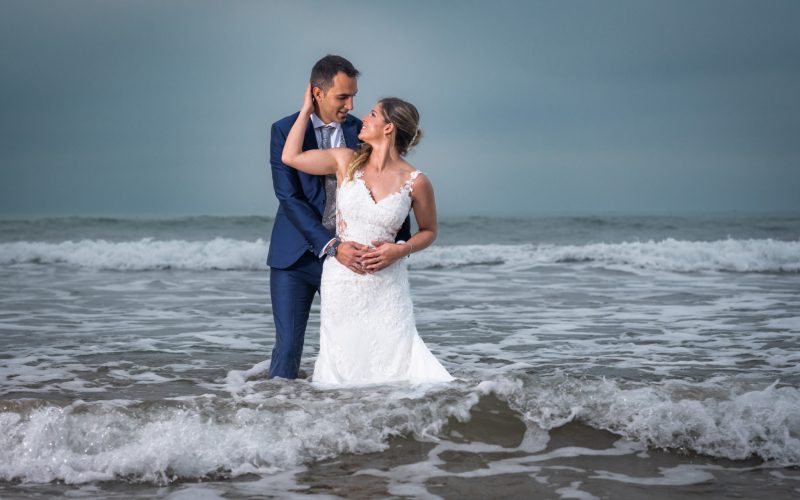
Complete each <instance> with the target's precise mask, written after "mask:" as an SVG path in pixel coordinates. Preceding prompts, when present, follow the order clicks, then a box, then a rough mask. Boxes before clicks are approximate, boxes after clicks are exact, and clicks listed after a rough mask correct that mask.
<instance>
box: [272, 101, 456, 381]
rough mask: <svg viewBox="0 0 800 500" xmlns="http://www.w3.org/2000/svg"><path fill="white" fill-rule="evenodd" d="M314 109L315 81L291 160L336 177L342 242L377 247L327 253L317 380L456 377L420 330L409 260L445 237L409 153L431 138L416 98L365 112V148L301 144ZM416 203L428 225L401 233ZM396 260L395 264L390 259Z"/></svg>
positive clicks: (289, 147) (295, 129)
mask: <svg viewBox="0 0 800 500" xmlns="http://www.w3.org/2000/svg"><path fill="white" fill-rule="evenodd" d="M313 111H314V103H313V97H312V96H311V87H310V86H309V87H308V88H307V89H306V94H305V98H304V100H303V108H302V109H301V110H300V114H299V115H298V116H297V121H295V123H294V125H293V126H292V129H291V131H290V132H289V135H288V136H287V137H286V144H285V146H284V149H283V156H282V160H283V163H285V164H286V165H289V166H291V167H293V168H296V169H298V170H301V171H303V172H306V173H308V174H314V175H325V174H333V173H335V174H336V180H337V185H338V190H337V195H336V205H337V209H336V240H335V241H334V242H333V244H332V246H334V249H335V246H336V245H338V244H339V243H340V242H342V241H353V242H356V243H359V244H362V245H368V246H370V249H369V250H368V251H367V252H366V253H365V254H364V255H363V256H362V260H361V263H360V267H355V268H353V269H351V268H348V267H345V266H344V265H342V264H341V263H339V261H337V260H336V259H331V258H328V259H325V261H324V263H323V268H322V281H321V285H320V295H321V299H322V300H321V310H320V341H319V342H320V351H319V357H318V358H317V361H316V364H315V366H314V375H313V382H314V383H315V384H317V385H322V386H339V385H363V384H376V383H387V382H399V381H408V382H415V383H417V382H446V381H450V380H453V377H452V376H450V374H449V373H448V372H447V370H445V368H444V367H443V366H442V365H441V364H440V363H439V361H438V360H437V359H436V358H435V357H434V356H433V354H431V352H430V351H429V350H428V348H427V347H426V346H425V343H424V342H423V341H422V339H421V338H420V336H419V334H418V333H417V328H416V326H415V324H414V312H413V305H412V303H411V294H410V290H409V284H408V274H407V269H406V262H405V259H402V258H400V257H402V256H407V255H410V254H411V253H413V252H417V251H420V250H422V249H424V248H427V247H428V246H430V245H431V244H432V243H433V240H435V239H436V202H435V199H434V195H433V187H432V186H431V183H430V181H429V180H428V178H427V177H426V176H425V175H422V174H421V172H420V171H419V170H416V169H414V167H412V166H411V165H410V164H409V163H407V162H406V161H405V160H404V159H403V156H404V155H405V154H406V153H407V152H408V150H409V149H411V148H412V147H414V146H415V145H416V144H417V143H418V142H419V140H420V138H421V137H422V130H420V129H419V113H418V112H417V109H416V108H415V107H414V106H413V105H412V104H410V103H407V102H405V101H403V100H401V99H397V98H394V97H390V98H386V99H382V100H380V101H378V103H377V104H376V105H375V106H374V107H373V108H372V110H371V111H370V112H369V113H368V114H367V115H366V116H365V117H364V118H363V126H362V129H361V132H360V133H359V135H358V138H359V139H360V140H361V141H362V142H363V145H362V146H361V149H360V150H359V151H353V150H352V149H349V148H330V149H314V150H309V151H302V142H303V136H304V134H305V129H306V126H307V123H308V121H309V116H310V115H311V113H312V112H313ZM412 207H413V209H414V217H415V218H416V220H417V224H418V226H419V231H418V232H417V233H415V234H414V235H413V236H412V237H411V238H410V239H409V240H408V241H407V242H405V243H394V239H395V235H396V234H397V231H398V230H399V229H400V226H401V225H402V223H403V221H404V220H405V218H406V216H407V215H408V213H409V211H410V210H411V208H412ZM387 263H390V264H389V265H387Z"/></svg>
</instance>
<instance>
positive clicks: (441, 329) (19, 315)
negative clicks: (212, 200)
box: [0, 216, 800, 499]
mask: <svg viewBox="0 0 800 500" xmlns="http://www.w3.org/2000/svg"><path fill="white" fill-rule="evenodd" d="M270 227H271V220H270V219H269V218H260V217H194V218H182V219H169V220H138V219H137V220H134V219H88V218H62V219H31V220H1V221H0V346H2V349H0V498H34V497H41V496H59V495H66V496H79V497H82V498H151V497H164V498H178V499H179V498H192V499H197V498H248V497H260V498H269V497H281V498H283V497H306V496H318V497H323V498H335V497H346V498H374V497H414V498H417V497H419V498H487V497H501V496H506V497H511V498H531V497H535V498H613V499H628V498H630V499H636V498H674V497H676V496H678V495H682V496H684V497H687V498H701V497H702V498H730V497H740V498H752V497H756V496H759V497H760V496H764V495H769V496H771V497H773V498H796V497H798V496H800V369H798V363H800V217H778V216H760V217H755V216H714V217H710V216H709V217H699V216H698V217H540V218H528V219H524V218H518V219H499V218H494V219H493V218H480V217H476V218H460V219H444V220H442V221H441V222H440V236H439V239H438V240H437V243H436V245H435V246H434V247H432V248H430V249H428V250H425V251H423V252H420V253H418V254H415V255H414V256H413V257H411V258H410V259H409V261H408V264H409V266H410V276H411V285H412V293H413V295H414V303H415V315H416V321H417V325H418V330H419V331H420V334H421V335H422V337H423V338H424V340H425V342H426V343H427V344H428V346H429V347H430V348H431V350H432V351H433V352H434V354H435V355H436V356H437V357H438V358H439V359H440V360H442V362H443V364H444V365H445V366H446V367H447V369H448V370H449V371H450V372H451V373H452V374H453V375H454V376H455V377H457V379H458V380H457V381H455V382H453V383H448V384H440V385H430V386H411V385H395V386H374V387H367V388H360V389H345V390H319V389H317V388H315V387H314V386H312V385H311V383H310V382H309V381H308V380H297V381H285V380H267V379H266V378H265V370H266V368H267V359H268V357H269V353H270V350H271V348H272V343H273V340H274V326H273V324H272V318H271V310H270V304H269V296H268V290H269V275H268V272H267V269H266V267H265V264H264V262H265V258H266V251H267V246H268V241H267V238H268V235H269V231H270ZM317 313H318V302H317V304H315V306H314V310H313V311H312V319H311V322H310V323H309V328H308V334H307V336H306V349H305V353H304V359H303V369H304V370H306V371H307V372H308V373H311V372H312V370H313V362H314V359H315V356H316V353H317V350H318V345H319V344H318V334H317V331H318V327H319V322H318V317H317Z"/></svg>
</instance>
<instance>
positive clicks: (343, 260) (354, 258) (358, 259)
mask: <svg viewBox="0 0 800 500" xmlns="http://www.w3.org/2000/svg"><path fill="white" fill-rule="evenodd" d="M368 249H369V247H367V246H366V245H362V244H360V243H356V242H355V241H343V242H342V243H341V244H340V245H339V247H338V248H337V249H336V260H338V261H339V263H340V264H341V265H343V266H345V267H346V268H348V269H350V270H351V271H353V272H354V273H358V274H364V273H365V270H364V265H363V262H362V260H363V258H364V254H365V253H366V251H367V250H368Z"/></svg>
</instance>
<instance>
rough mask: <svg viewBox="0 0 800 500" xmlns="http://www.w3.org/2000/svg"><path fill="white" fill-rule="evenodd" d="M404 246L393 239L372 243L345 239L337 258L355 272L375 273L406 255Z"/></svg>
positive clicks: (337, 252)
mask: <svg viewBox="0 0 800 500" xmlns="http://www.w3.org/2000/svg"><path fill="white" fill-rule="evenodd" d="M403 247H404V245H402V244H396V243H394V242H391V241H380V240H379V241H373V242H372V245H362V244H361V243H356V242H355V241H343V242H342V243H341V244H340V245H339V248H338V249H337V251H336V260H338V261H339V263H340V264H342V265H343V266H345V267H347V268H348V269H350V270H351V271H353V272H354V273H357V274H367V273H374V272H376V271H380V270H381V269H384V268H385V267H388V266H390V265H391V264H393V263H394V262H396V261H398V260H399V259H401V258H403V257H405V256H406V253H407V250H405V248H403Z"/></svg>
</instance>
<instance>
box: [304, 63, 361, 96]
mask: <svg viewBox="0 0 800 500" xmlns="http://www.w3.org/2000/svg"><path fill="white" fill-rule="evenodd" d="M340 71H341V72H342V73H344V74H345V75H347V76H349V77H350V78H357V77H358V75H360V74H361V73H359V71H358V70H357V69H356V68H355V66H353V63H351V62H350V61H348V60H347V59H345V58H344V57H342V56H334V55H331V54H328V55H327V56H325V57H323V58H322V59H320V60H319V61H317V63H316V64H314V67H313V68H311V86H312V87H319V88H321V89H322V90H325V91H327V90H328V89H329V88H331V85H333V77H334V76H336V73H339V72H340Z"/></svg>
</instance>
